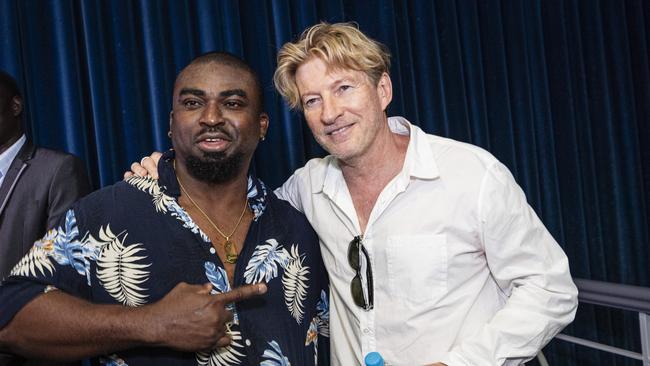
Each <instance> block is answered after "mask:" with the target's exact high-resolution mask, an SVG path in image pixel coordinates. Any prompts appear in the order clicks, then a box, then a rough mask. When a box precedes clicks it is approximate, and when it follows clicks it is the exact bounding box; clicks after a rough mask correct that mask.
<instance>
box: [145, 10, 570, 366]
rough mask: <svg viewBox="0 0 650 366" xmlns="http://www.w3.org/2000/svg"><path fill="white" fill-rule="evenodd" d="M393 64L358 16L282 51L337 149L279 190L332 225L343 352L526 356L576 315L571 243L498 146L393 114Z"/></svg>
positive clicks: (356, 356) (333, 323)
mask: <svg viewBox="0 0 650 366" xmlns="http://www.w3.org/2000/svg"><path fill="white" fill-rule="evenodd" d="M389 69H390V55H389V53H388V51H387V49H386V47H384V46H383V45H381V44H380V43H378V42H376V41H374V40H372V39H370V38H368V37H367V36H366V35H364V34H363V33H362V32H360V31H359V30H358V29H357V28H356V27H355V26H354V25H352V24H326V23H321V24H317V25H315V26H313V27H310V28H309V29H307V30H305V31H304V32H303V34H302V35H301V37H300V38H299V39H298V40H297V41H296V42H292V43H287V44H285V45H284V46H283V47H282V48H281V49H280V51H279V53H278V68H277V70H276V72H275V75H274V82H275V85H276V87H277V89H278V91H279V92H280V94H281V95H282V96H283V97H284V98H285V100H286V101H287V103H288V104H289V105H290V106H291V107H292V108H294V109H297V110H302V112H303V113H304V116H305V119H306V121H307V124H308V125H309V128H310V129H311V131H312V133H313V134H314V137H315V138H316V140H317V141H318V142H319V143H320V144H321V145H322V146H323V147H324V148H325V149H326V150H327V151H328V152H329V153H330V154H331V155H329V156H327V157H325V158H323V159H313V160H311V161H309V162H308V163H307V164H306V165H305V167H303V168H301V169H299V170H297V171H296V172H295V173H294V174H293V176H291V177H290V178H289V180H287V182H286V183H285V184H284V185H283V186H282V187H281V188H279V189H278V190H276V194H277V195H278V196H279V197H280V198H282V199H285V200H288V201H289V202H291V204H292V205H293V206H294V207H296V208H297V209H298V210H300V211H302V212H304V213H305V215H306V216H307V218H308V220H309V221H310V223H311V224H312V226H313V227H314V229H315V230H316V232H317V233H318V235H319V238H320V244H321V251H322V255H323V260H324V262H325V266H326V268H327V271H328V273H329V277H330V286H331V298H330V301H331V303H330V304H331V308H330V332H331V333H330V334H331V339H330V340H331V347H332V363H333V364H335V365H354V364H362V362H363V358H364V356H365V355H367V354H368V353H369V352H371V351H378V352H380V353H381V354H382V355H383V357H384V359H385V360H386V362H387V364H391V365H423V364H434V365H445V364H446V365H450V366H456V365H467V366H470V365H471V366H477V365H518V364H521V363H523V362H525V361H526V360H528V359H531V358H532V357H534V356H535V355H536V354H537V353H538V351H539V350H540V349H541V348H542V347H543V346H544V345H545V344H546V343H547V342H548V341H549V340H550V339H551V338H552V337H553V336H554V335H555V334H557V333H558V332H559V331H560V330H561V329H562V328H563V327H564V326H566V325H567V324H568V323H570V322H571V321H572V320H573V318H574V315H575V310H576V306H577V289H576V287H575V285H574V284H573V281H572V280H571V276H570V273H569V266H568V261H567V257H566V255H565V254H564V252H563V251H562V249H561V248H560V246H559V245H558V244H557V242H556V241H555V240H554V239H553V237H552V236H551V235H550V233H549V232H548V231H547V230H546V228H545V227H544V225H543V224H542V222H541V221H540V220H539V218H538V217H537V216H536V215H535V212H534V211H533V210H532V208H531V207H530V206H529V205H528V204H527V202H526V198H525V196H524V193H523V191H522V190H521V189H520V188H519V186H518V185H517V184H516V182H515V180H514V178H513V176H512V175H511V174H510V172H509V171H508V169H507V168H506V167H505V166H504V165H503V164H501V163H500V162H499V161H498V160H497V159H496V158H494V157H493V156H492V155H491V154H490V153H488V152H486V151H484V150H482V149H481V148H479V147H476V146H472V145H469V144H465V143H461V142H457V141H453V140H450V139H446V138H442V137H438V136H433V135H429V134H426V133H424V132H423V131H422V130H421V129H420V128H418V127H417V126H415V125H413V124H411V123H410V122H409V121H407V120H406V119H404V118H402V117H391V118H388V117H387V116H386V108H387V107H388V105H389V104H390V102H391V100H392V94H393V89H392V83H391V78H390V75H389ZM147 160H150V159H147ZM132 169H134V171H136V172H143V171H142V169H141V167H139V166H134V167H132Z"/></svg>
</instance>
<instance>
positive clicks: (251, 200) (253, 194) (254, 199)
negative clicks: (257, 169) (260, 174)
mask: <svg viewBox="0 0 650 366" xmlns="http://www.w3.org/2000/svg"><path fill="white" fill-rule="evenodd" d="M255 182H257V183H258V184H259V187H260V189H261V191H262V192H261V193H259V191H258V190H257V185H256V184H255ZM266 194H267V192H266V186H265V185H264V183H263V182H262V181H261V180H253V178H251V177H250V176H249V177H248V190H247V193H246V197H248V205H249V206H250V208H251V210H252V211H253V215H254V218H253V220H255V221H257V219H258V218H259V217H260V216H262V214H263V213H264V210H265V209H266Z"/></svg>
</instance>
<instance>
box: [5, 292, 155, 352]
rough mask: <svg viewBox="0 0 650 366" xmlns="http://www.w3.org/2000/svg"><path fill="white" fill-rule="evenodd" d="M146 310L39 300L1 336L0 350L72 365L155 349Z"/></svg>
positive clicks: (56, 295) (54, 295)
mask: <svg viewBox="0 0 650 366" xmlns="http://www.w3.org/2000/svg"><path fill="white" fill-rule="evenodd" d="M146 319H147V316H146V311H145V309H142V308H128V307H124V306H121V305H96V304H91V303H89V302H87V301H84V300H82V299H78V298H75V297H73V296H70V295H68V294H65V293H63V292H61V291H51V292H49V293H46V294H43V295H40V296H38V297H36V298H35V299H34V300H32V301H31V302H29V303H28V304H27V305H25V307H23V308H22V309H21V310H20V312H18V313H17V314H16V316H15V317H14V318H13V319H12V321H11V322H10V323H9V324H8V325H7V326H6V327H5V328H3V329H2V330H0V348H2V349H6V350H9V351H11V352H14V353H17V354H21V355H28V356H30V357H36V358H45V359H54V360H76V359H81V358H84V357H89V356H94V355H99V354H105V353H109V352H115V351H119V350H122V349H127V348H132V347H136V346H140V345H145V344H151V343H154V342H153V340H152V339H151V338H150V333H149V332H147V330H148V329H150V328H149V327H147V326H146V324H145V322H146Z"/></svg>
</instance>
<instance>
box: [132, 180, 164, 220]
mask: <svg viewBox="0 0 650 366" xmlns="http://www.w3.org/2000/svg"><path fill="white" fill-rule="evenodd" d="M126 182H127V183H128V184H130V185H132V186H134V187H135V188H137V189H139V190H141V191H143V192H146V193H149V195H151V197H152V201H153V204H154V207H155V208H156V212H163V213H166V212H167V209H168V208H169V205H170V204H171V203H172V202H174V199H173V198H172V197H170V196H168V195H166V194H165V193H164V192H162V191H161V190H160V186H159V185H158V180H156V179H153V178H151V177H138V176H135V175H134V176H131V177H129V178H128V179H127V180H126Z"/></svg>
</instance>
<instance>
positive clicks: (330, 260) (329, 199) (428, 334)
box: [276, 118, 577, 365]
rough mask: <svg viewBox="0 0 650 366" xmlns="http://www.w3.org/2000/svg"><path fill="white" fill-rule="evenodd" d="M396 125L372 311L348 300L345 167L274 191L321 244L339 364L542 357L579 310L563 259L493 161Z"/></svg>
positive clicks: (375, 243) (376, 248)
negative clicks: (375, 358)
mask: <svg viewBox="0 0 650 366" xmlns="http://www.w3.org/2000/svg"><path fill="white" fill-rule="evenodd" d="M389 124H390V125H391V130H392V131H393V132H395V133H410V141H409V146H408V149H407V153H406V159H405V162H404V167H403V169H402V171H401V172H400V173H399V174H398V175H397V176H396V177H395V179H393V180H392V181H391V182H390V183H389V184H388V185H387V186H386V187H385V188H384V190H383V191H382V192H381V194H380V195H379V198H378V200H377V203H376V205H375V207H374V208H373V211H372V213H371V215H370V219H369V221H368V225H367V228H366V232H365V233H364V238H363V245H364V247H365V248H366V249H367V251H368V254H369V257H370V262H371V266H372V270H373V277H374V281H373V282H374V309H373V310H370V311H365V310H363V309H362V308H360V307H359V306H356V305H355V303H354V301H353V299H352V296H351V294H350V282H351V280H352V278H353V277H354V276H355V271H354V270H353V269H352V267H351V266H350V265H349V264H348V262H347V260H346V254H347V249H348V246H349V243H350V241H351V240H352V238H353V237H354V236H355V235H358V234H359V225H358V220H357V218H356V212H355V210H354V207H353V204H352V200H351V197H350V194H349V192H348V190H347V186H346V184H345V181H344V179H343V175H342V174H341V172H340V169H339V168H338V166H337V163H336V160H335V159H334V158H333V157H332V156H328V157H326V158H324V159H312V160H310V161H309V162H308V163H307V164H306V165H305V167H304V168H302V169H299V170H297V171H296V172H295V173H294V175H293V176H292V177H290V178H289V180H288V181H287V182H286V183H285V184H284V185H283V186H282V187H281V188H279V189H278V190H277V191H276V193H277V194H278V196H280V197H281V198H283V199H286V200H288V201H290V202H291V203H292V205H294V207H296V208H298V209H299V210H301V211H303V212H304V213H305V215H306V216H307V218H308V219H309V221H310V223H311V224H312V226H313V227H314V229H315V230H316V232H317V233H318V235H319V238H320V241H321V252H322V255H323V260H324V262H325V266H326V267H327V270H328V273H329V276H330V284H331V299H330V300H331V308H330V309H331V314H330V331H331V334H332V336H331V350H332V362H333V364H341V365H353V364H362V362H363V357H364V356H365V355H366V354H367V353H368V352H371V351H379V352H380V353H381V354H382V355H383V356H384V359H385V360H386V361H387V363H389V364H394V365H419V364H427V363H433V362H439V361H440V362H445V361H446V363H447V364H450V365H481V364H486V365H487V364H490V365H492V364H503V363H504V362H505V363H506V364H519V363H521V362H523V361H524V360H525V359H527V358H531V357H533V356H534V355H535V354H536V353H537V352H538V350H539V348H540V347H541V346H542V345H543V344H545V343H546V342H547V341H548V340H549V339H550V337H552V336H553V335H554V334H555V333H557V332H558V331H559V330H560V329H561V328H562V327H564V326H565V325H566V324H568V323H569V322H570V321H571V320H572V319H573V316H574V314H575V306H576V294H577V290H576V289H575V285H574V284H573V282H572V280H571V277H570V274H569V267H568V261H567V258H566V255H565V254H564V252H563V251H562V249H561V248H560V247H559V245H558V244H557V243H556V242H555V240H554V239H553V238H552V236H551V235H550V234H549V233H548V231H547V230H546V228H545V227H544V225H543V224H542V223H541V221H540V220H539V218H538V217H537V215H536V214H535V213H534V211H533V210H532V209H531V208H530V206H529V205H528V203H527V202H526V198H525V196H524V193H523V191H522V190H521V189H520V188H519V186H518V185H517V184H516V182H515V180H514V178H513V177H512V175H511V174H510V172H509V171H508V169H507V168H506V167H505V166H503V164H501V163H500V162H499V161H498V160H497V159H496V158H494V156H492V155H491V154H490V153H488V152H487V151H485V150H483V149H481V148H479V147H476V146H473V145H470V144H466V143H462V142H458V141H454V140H451V139H447V138H443V137H438V136H434V135H428V134H426V133H424V132H423V131H422V130H421V129H420V128H419V127H417V126H414V125H411V124H409V123H408V121H406V120H405V119H403V118H389ZM407 131H410V132H407ZM551 304H552V305H551Z"/></svg>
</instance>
